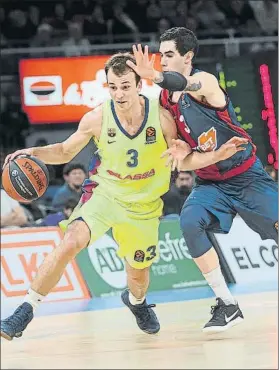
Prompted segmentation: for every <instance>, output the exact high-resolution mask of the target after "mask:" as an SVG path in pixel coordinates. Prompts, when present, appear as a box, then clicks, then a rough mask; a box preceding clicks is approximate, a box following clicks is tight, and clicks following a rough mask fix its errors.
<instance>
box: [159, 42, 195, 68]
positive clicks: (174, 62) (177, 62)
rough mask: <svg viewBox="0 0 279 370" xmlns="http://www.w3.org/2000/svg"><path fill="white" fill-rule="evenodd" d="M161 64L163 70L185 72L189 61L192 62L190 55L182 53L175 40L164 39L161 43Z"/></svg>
mask: <svg viewBox="0 0 279 370" xmlns="http://www.w3.org/2000/svg"><path fill="white" fill-rule="evenodd" d="M159 52H160V56H161V66H162V70H163V72H168V71H173V72H179V73H182V74H183V73H184V70H185V67H186V65H187V63H189V62H191V59H189V56H188V55H187V54H188V53H187V54H186V55H184V56H183V55H180V54H179V52H178V50H177V49H176V45H175V42H174V41H163V42H161V44H160V49H159Z"/></svg>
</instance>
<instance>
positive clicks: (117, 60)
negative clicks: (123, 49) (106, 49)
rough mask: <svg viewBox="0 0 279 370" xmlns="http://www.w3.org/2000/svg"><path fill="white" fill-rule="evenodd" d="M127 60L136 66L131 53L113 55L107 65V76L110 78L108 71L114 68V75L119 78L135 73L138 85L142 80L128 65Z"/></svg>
mask: <svg viewBox="0 0 279 370" xmlns="http://www.w3.org/2000/svg"><path fill="white" fill-rule="evenodd" d="M127 60H130V61H131V62H133V63H135V64H136V60H135V58H134V56H133V55H132V54H130V53H117V54H114V55H112V56H111V57H110V58H109V60H107V62H106V64H105V73H106V76H108V71H109V69H110V68H112V71H113V73H114V74H116V76H118V77H120V76H123V75H124V74H126V73H129V72H131V71H132V72H134V74H135V77H136V84H138V83H139V81H140V80H141V78H140V76H139V75H138V74H137V73H136V72H135V71H134V70H133V69H132V68H130V67H129V66H128V65H127V64H126V62H127Z"/></svg>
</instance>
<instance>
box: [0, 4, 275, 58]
mask: <svg viewBox="0 0 279 370" xmlns="http://www.w3.org/2000/svg"><path fill="white" fill-rule="evenodd" d="M277 10H278V2H277V0H257V1H255V0H226V1H224V0H137V1H128V0H64V1H61V2H59V1H54V0H53V1H41V2H40V1H33V2H32V1H28V2H26V1H6V2H4V3H3V5H2V6H1V7H0V22H1V30H2V32H1V48H10V47H45V46H61V45H62V46H63V47H64V48H65V49H64V50H65V53H66V54H67V55H76V53H77V54H78V55H80V53H83V54H88V53H89V46H90V44H104V43H110V42H115V41H124V40H125V41H129V42H130V41H131V42H134V41H135V40H140V37H141V36H140V34H145V33H152V34H153V37H154V38H157V37H158V35H159V34H161V33H162V32H164V31H165V30H166V29H168V28H170V27H172V26H185V25H187V28H190V29H192V30H193V31H194V32H196V33H197V35H198V37H199V39H208V38H212V37H214V38H223V37H224V36H228V35H231V34H234V35H235V36H236V37H245V36H255V35H257V36H259V35H277V32H278V27H277ZM74 45H79V46H81V47H82V48H83V50H81V51H80V50H75V49H73V48H69V46H74Z"/></svg>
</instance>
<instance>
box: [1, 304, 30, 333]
mask: <svg viewBox="0 0 279 370" xmlns="http://www.w3.org/2000/svg"><path fill="white" fill-rule="evenodd" d="M33 317H34V314H33V307H32V306H31V304H30V303H28V302H24V303H22V305H20V306H19V307H18V308H17V309H16V310H15V312H14V313H13V314H12V315H11V316H9V317H8V318H7V319H5V320H1V336H2V337H3V338H5V339H7V340H12V339H13V338H14V337H16V338H18V337H21V336H22V332H23V330H24V329H25V328H26V326H27V325H28V324H29V323H30V321H31V320H32V319H33Z"/></svg>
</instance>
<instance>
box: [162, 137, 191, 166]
mask: <svg viewBox="0 0 279 370" xmlns="http://www.w3.org/2000/svg"><path fill="white" fill-rule="evenodd" d="M191 153H192V149H191V147H190V145H189V144H187V143H186V142H185V141H183V140H180V139H172V145H171V147H170V148H169V149H167V150H166V151H165V152H164V153H163V154H162V155H161V158H164V157H166V156H168V158H167V162H166V166H169V165H170V164H171V165H172V171H174V170H175V169H176V168H177V170H178V171H180V167H181V164H182V162H183V160H184V159H185V158H186V157H187V156H188V155H189V154H191Z"/></svg>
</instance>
